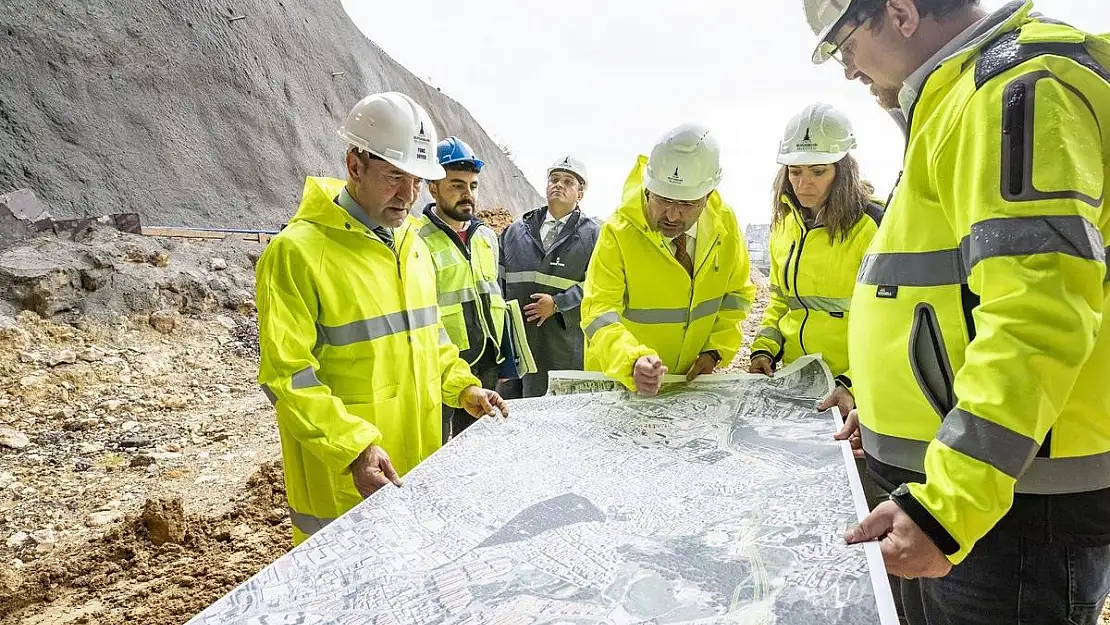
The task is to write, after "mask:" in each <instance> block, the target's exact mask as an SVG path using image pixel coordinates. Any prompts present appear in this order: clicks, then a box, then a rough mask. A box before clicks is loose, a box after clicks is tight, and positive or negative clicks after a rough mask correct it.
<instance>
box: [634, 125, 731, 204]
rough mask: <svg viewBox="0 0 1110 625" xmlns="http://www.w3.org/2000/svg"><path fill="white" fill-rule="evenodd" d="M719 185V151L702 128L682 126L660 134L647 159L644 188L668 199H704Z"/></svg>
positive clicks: (709, 134) (706, 130)
mask: <svg viewBox="0 0 1110 625" xmlns="http://www.w3.org/2000/svg"><path fill="white" fill-rule="evenodd" d="M720 182H721V148H720V146H719V145H717V140H716V139H715V138H714V137H713V135H712V134H711V133H710V132H709V129H708V128H706V127H705V126H699V125H698V124H682V125H681V126H678V127H676V128H672V129H671V130H668V131H667V132H666V133H664V134H663V136H662V137H660V138H659V140H658V141H657V142H656V143H655V147H654V148H652V150H651V156H649V157H648V163H647V171H646V172H645V180H644V188H646V189H647V190H648V191H650V192H652V193H654V194H656V195H658V196H661V197H664V198H667V199H670V200H682V201H692V200H697V199H701V198H703V197H705V196H706V195H708V194H709V192H710V191H712V190H713V189H716V188H717V184H718V183H720Z"/></svg>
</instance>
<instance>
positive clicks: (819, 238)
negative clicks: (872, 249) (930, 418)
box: [750, 103, 883, 415]
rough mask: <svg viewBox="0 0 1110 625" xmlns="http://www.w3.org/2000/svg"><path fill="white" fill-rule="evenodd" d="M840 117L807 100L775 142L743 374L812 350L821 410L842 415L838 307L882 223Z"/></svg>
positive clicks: (847, 399) (847, 383) (847, 386)
mask: <svg viewBox="0 0 1110 625" xmlns="http://www.w3.org/2000/svg"><path fill="white" fill-rule="evenodd" d="M854 147H856V138H855V135H854V133H853V132H852V124H851V122H850V121H849V120H848V118H847V117H846V116H845V115H844V114H843V113H841V112H840V111H838V110H836V109H835V108H833V107H832V106H829V105H828V104H824V103H816V104H811V105H809V106H807V107H806V108H805V110H803V111H802V112H801V113H800V114H798V115H796V116H794V118H793V119H791V120H790V123H789V125H788V126H787V128H786V132H785V135H784V137H783V140H782V143H781V144H780V148H779V154H778V162H779V164H781V165H782V169H781V170H779V174H778V177H777V178H776V179H775V191H774V199H773V204H772V218H771V241H770V252H771V276H770V277H771V302H770V304H769V305H768V306H767V310H766V311H765V312H764V313H763V322H762V324H761V326H760V329H759V333H758V334H757V335H756V340H755V342H754V343H753V344H752V361H751V367H750V371H751V372H752V373H764V374H767V375H771V374H772V373H774V370H775V366H776V365H777V364H778V363H780V362H781V363H783V364H789V363H790V362H791V361H793V360H795V359H797V358H799V357H800V356H803V355H805V354H816V353H820V354H822V357H823V358H824V360H825V362H826V363H827V364H828V366H829V369H831V370H832V373H833V375H834V376H836V382H837V387H836V391H834V393H833V394H832V395H830V396H829V398H828V399H827V400H825V402H824V403H823V404H822V406H821V409H822V410H824V409H827V408H831V407H832V406H834V405H835V406H839V407H840V410H841V412H842V413H843V414H844V415H847V414H848V411H849V410H851V409H852V408H853V407H854V405H855V401H854V400H853V398H852V394H851V388H852V379H851V372H850V367H849V362H848V308H849V303H850V302H851V299H852V290H853V288H854V287H855V282H856V274H857V273H858V272H859V266H860V263H861V262H862V261H863V256H864V253H865V252H866V250H867V247H868V246H869V245H870V243H871V238H872V237H874V236H875V232H876V230H877V229H878V226H879V221H880V220H881V219H882V211H883V209H882V206H881V205H879V204H878V203H876V202H875V201H873V200H872V199H871V193H872V191H873V189H872V187H871V185H870V184H869V183H867V182H866V181H864V180H863V179H861V178H860V173H859V164H858V163H857V162H856V160H855V159H854V158H853V157H852V155H851V154H849V151H850V150H851V149H852V148H854Z"/></svg>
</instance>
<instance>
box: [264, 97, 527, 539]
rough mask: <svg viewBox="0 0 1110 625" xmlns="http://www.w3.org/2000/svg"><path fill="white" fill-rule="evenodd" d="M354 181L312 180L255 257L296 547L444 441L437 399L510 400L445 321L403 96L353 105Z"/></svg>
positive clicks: (431, 135)
mask: <svg viewBox="0 0 1110 625" xmlns="http://www.w3.org/2000/svg"><path fill="white" fill-rule="evenodd" d="M339 134H340V136H341V137H342V138H343V139H344V140H345V141H346V142H347V143H348V145H349V147H348V149H347V152H346V159H345V162H346V170H347V180H346V181H343V180H337V179H333V178H308V179H307V180H306V181H305V185H304V196H303V199H302V200H301V205H300V208H299V209H298V211H297V214H296V215H295V216H294V217H293V219H292V220H290V222H289V225H288V226H287V227H286V228H285V229H284V230H282V232H281V233H280V234H278V235H277V236H275V237H274V238H273V239H272V240H271V241H270V243H269V245H268V246H267V247H266V250H265V252H264V253H263V254H262V257H261V258H260V259H259V261H258V266H257V269H256V272H257V289H258V297H257V299H258V321H259V324H258V325H259V344H260V346H261V351H262V354H261V365H260V368H259V375H258V380H259V382H260V383H261V384H262V387H263V390H264V391H265V392H266V395H267V396H268V397H269V399H270V401H271V402H272V403H273V404H274V407H275V409H276V410H277V421H278V431H279V432H280V434H281V449H282V457H283V460H284V465H285V485H286V493H287V495H288V499H289V510H290V515H291V517H292V521H293V542H294V543H295V544H299V543H300V542H302V541H304V540H305V539H306V538H307V537H309V536H310V535H312V534H313V533H314V532H316V531H317V530H319V529H321V528H322V527H324V526H325V525H327V524H328V523H330V522H331V521H332V520H334V519H335V518H337V517H339V516H340V515H342V514H343V513H344V512H346V511H347V510H350V509H351V508H352V507H354V506H355V505H356V504H358V503H359V502H360V501H362V499H363V498H364V497H368V496H369V495H370V494H372V493H373V492H375V491H376V490H377V489H379V488H381V487H383V486H386V485H388V484H391V483H392V484H395V485H397V486H400V485H401V479H400V478H401V476H403V475H404V474H405V473H406V472H407V471H408V470H409V469H411V468H413V467H414V466H416V464H417V463H419V462H420V461H422V460H423V459H424V458H426V457H428V456H429V455H430V454H431V453H432V452H434V451H435V450H436V449H438V448H439V447H440V445H441V441H442V438H441V425H442V420H441V416H440V415H441V412H440V411H441V404H442V403H446V404H447V405H450V406H454V407H463V408H465V409H466V410H467V411H468V412H470V414H472V415H484V414H492V413H494V411H495V408H496V409H497V410H499V411H500V412H501V413H502V414H507V407H506V405H505V403H504V401H502V399H501V398H500V397H499V396H498V395H497V394H496V393H494V392H493V391H488V390H484V389H482V387H481V383H480V381H479V380H478V379H477V378H476V377H474V376H473V375H471V373H470V367H469V366H468V365H467V363H466V362H465V361H463V360H461V359H460V358H459V350H458V348H457V347H456V346H455V345H454V344H453V343H452V342H451V340H450V338H449V337H448V335H447V332H446V331H445V330H444V327H443V324H442V323H441V322H440V314H439V308H438V307H437V305H436V274H435V266H434V265H433V264H432V258H431V254H430V253H429V252H428V248H427V246H426V245H425V244H424V241H423V240H422V239H421V238H420V236H419V235H418V234H417V231H418V230H419V228H420V226H419V224H418V222H417V221H416V220H415V219H414V218H412V217H410V216H409V208H410V207H411V206H412V203H413V202H414V201H416V197H417V193H418V191H419V187H420V184H421V180H422V179H429V180H435V179H439V178H442V177H443V176H444V170H443V167H441V166H440V165H439V163H437V162H436V141H437V139H436V129H435V126H434V125H433V124H432V120H431V119H430V118H429V117H428V114H427V113H426V112H425V111H424V109H423V108H421V106H420V105H419V104H417V103H416V102H414V101H413V100H412V99H411V98H410V97H408V96H407V95H404V94H402V93H396V92H388V93H379V94H374V95H371V96H368V97H366V98H365V99H363V100H362V101H360V102H359V103H357V104H356V105H355V106H354V108H353V109H351V112H350V114H349V115H348V116H347V121H346V123H345V124H344V125H343V127H342V128H341V129H340V131H339Z"/></svg>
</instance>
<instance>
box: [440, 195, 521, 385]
mask: <svg viewBox="0 0 1110 625" xmlns="http://www.w3.org/2000/svg"><path fill="white" fill-rule="evenodd" d="M434 206H435V205H434V204H429V205H428V206H427V207H426V208H425V209H424V213H423V214H422V215H421V216H420V231H419V232H420V238H422V239H424V244H425V245H427V246H428V251H429V252H431V254H432V260H433V262H434V263H435V268H436V285H437V289H438V291H439V310H440V314H441V316H442V319H443V327H444V328H445V329H446V330H447V336H449V337H451V342H452V343H454V344H455V345H456V346H457V347H458V348H459V352H460V357H461V358H462V359H463V360H465V361H467V362H468V363H470V364H471V365H475V364H478V362H479V361H480V360H481V359H482V358H483V357H486V358H489V362H491V363H499V362H501V361H503V360H504V356H503V355H502V354H501V341H502V338H503V335H504V332H505V311H506V307H505V299H504V298H503V297H502V296H501V285H500V284H499V283H498V276H497V271H498V266H499V263H500V251H499V249H498V247H499V246H498V242H497V233H496V232H494V231H493V229H491V228H490V227H489V226H487V225H485V224H483V223H482V222H481V221H478V220H473V221H471V222H470V224H469V226H468V228H467V241H466V243H463V242H461V241H460V240H459V238H458V235H457V234H456V233H454V232H452V231H451V229H450V228H449V227H448V226H447V224H445V223H443V220H441V219H440V218H439V217H437V216H436V214H435V211H434ZM491 349H492V350H494V353H493V354H489V353H487V351H488V350H491Z"/></svg>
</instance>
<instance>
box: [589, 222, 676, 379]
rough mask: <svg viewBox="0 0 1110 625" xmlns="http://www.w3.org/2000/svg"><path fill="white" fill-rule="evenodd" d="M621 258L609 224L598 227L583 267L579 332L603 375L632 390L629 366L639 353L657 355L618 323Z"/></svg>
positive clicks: (621, 300) (622, 282) (621, 306)
mask: <svg viewBox="0 0 1110 625" xmlns="http://www.w3.org/2000/svg"><path fill="white" fill-rule="evenodd" d="M624 285H625V280H624V257H623V255H622V254H621V249H620V245H619V243H618V241H617V236H616V234H615V233H614V232H613V228H612V226H611V225H610V224H608V223H607V224H605V225H604V226H602V228H601V235H600V236H599V237H598V240H597V246H596V247H595V248H594V253H593V256H592V257H591V258H590V264H589V267H588V268H587V270H586V283H585V286H584V287H583V291H584V296H583V298H582V331H583V332H584V333H585V334H586V356H587V359H589V358H593V359H595V360H596V361H597V362H599V363H600V364H601V371H602V372H603V373H605V375H607V376H609V377H611V378H613V379H614V380H618V381H620V382H621V384H624V385H625V387H627V388H628V389H629V390H635V388H636V383H635V382H634V381H633V379H632V368H633V366H634V365H635V364H636V361H637V360H639V359H640V358H641V357H643V356H658V354H657V353H656V352H655V350H653V349H651V348H649V347H648V346H646V345H644V344H642V343H640V341H639V340H637V339H636V337H635V336H634V335H633V334H632V333H631V332H629V331H628V329H627V328H625V327H624V325H623V324H622V323H621V320H620V312H621V311H622V310H623V309H624Z"/></svg>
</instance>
